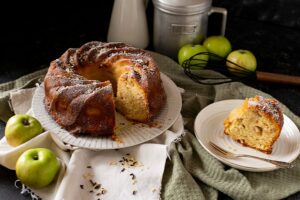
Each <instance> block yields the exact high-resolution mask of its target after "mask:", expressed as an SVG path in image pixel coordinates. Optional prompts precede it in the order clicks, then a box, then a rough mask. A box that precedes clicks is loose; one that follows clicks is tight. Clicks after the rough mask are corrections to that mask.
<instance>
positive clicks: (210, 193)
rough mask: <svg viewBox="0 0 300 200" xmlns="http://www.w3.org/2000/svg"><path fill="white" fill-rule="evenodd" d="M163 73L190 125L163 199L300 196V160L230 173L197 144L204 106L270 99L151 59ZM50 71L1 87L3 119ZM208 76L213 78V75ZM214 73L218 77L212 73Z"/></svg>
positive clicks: (174, 149) (170, 163) (174, 151)
mask: <svg viewBox="0 0 300 200" xmlns="http://www.w3.org/2000/svg"><path fill="white" fill-rule="evenodd" d="M151 54H152V55H153V56H154V58H155V59H156V61H157V63H158V65H159V67H160V70H161V71H162V72H163V73H165V74H166V75H167V76H169V77H170V78H171V79H172V80H173V81H174V82H175V83H176V84H177V86H178V87H181V88H183V89H184V90H185V92H184V93H183V95H182V96H183V107H182V115H183V117H184V118H185V119H187V120H188V123H187V124H186V126H185V128H186V130H187V133H186V134H185V136H184V137H183V138H182V140H181V141H180V142H178V143H173V144H172V145H171V147H170V158H171V159H170V160H167V163H166V167H165V172H164V176H163V184H162V191H161V196H162V199H167V200H169V199H170V200H173V199H174V200H178V199H184V200H193V199H195V200H200V199H217V198H218V191H221V192H223V193H225V194H227V195H228V196H230V197H231V198H233V199H281V198H284V197H287V196H289V195H291V194H294V193H296V192H298V191H300V160H299V158H298V159H297V160H296V161H295V167H294V168H292V169H280V170H275V171H271V172H256V173H255V172H245V171H239V170H237V169H234V168H231V167H228V166H226V165H224V164H222V163H221V162H219V161H218V160H217V159H215V158H214V157H212V156H211V155H210V154H209V153H207V152H206V151H205V150H204V149H203V148H202V146H201V145H200V143H199V142H198V141H197V139H196V137H195V135H194V133H193V126H194V124H193V123H194V119H195V117H196V115H197V114H198V113H199V111H200V110H201V109H202V108H204V107H205V106H207V105H209V104H211V103H213V102H216V101H220V100H224V99H244V98H246V97H251V96H255V95H262V96H266V97H270V95H268V94H266V93H263V92H261V91H259V90H256V89H254V88H251V87H248V86H246V85H244V84H242V83H239V82H235V83H227V84H222V85H216V86H207V85H201V84H198V83H195V82H193V81H192V80H191V79H189V78H188V77H187V76H186V75H185V74H184V73H183V70H182V68H181V67H180V66H179V65H178V64H177V63H176V62H174V61H173V60H171V59H170V58H168V57H166V56H163V55H160V54H157V53H153V52H152V53H151ZM46 70H47V69H45V70H41V71H37V72H34V73H32V74H29V75H26V76H23V77H21V78H19V79H17V80H15V81H12V82H8V83H4V84H1V85H0V92H1V93H0V117H1V119H2V120H4V121H5V120H7V119H8V117H9V116H11V115H12V112H11V110H10V108H9V103H8V99H9V92H10V91H11V90H15V89H19V88H24V87H32V86H34V83H35V82H37V81H40V80H42V78H43V76H44V74H45V73H46ZM208 73H209V72H208ZM212 73H213V72H212ZM282 108H283V111H284V113H285V114H286V115H287V116H288V117H289V118H291V119H292V120H293V121H294V123H296V125H297V127H298V128H299V127H300V118H299V117H298V116H296V115H294V114H293V113H292V112H291V111H290V110H289V109H288V108H287V107H286V106H284V105H282Z"/></svg>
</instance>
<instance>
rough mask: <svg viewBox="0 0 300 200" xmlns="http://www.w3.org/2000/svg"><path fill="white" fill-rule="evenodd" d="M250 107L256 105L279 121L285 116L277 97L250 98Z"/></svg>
mask: <svg viewBox="0 0 300 200" xmlns="http://www.w3.org/2000/svg"><path fill="white" fill-rule="evenodd" d="M248 107H256V108H258V109H260V110H262V111H263V112H265V113H267V114H269V115H270V116H271V117H272V118H273V119H274V120H275V121H276V122H277V123H280V121H281V120H282V118H283V114H282V111H281V108H280V106H279V102H278V101H277V100H276V99H271V98H264V97H262V96H255V97H252V98H249V99H248Z"/></svg>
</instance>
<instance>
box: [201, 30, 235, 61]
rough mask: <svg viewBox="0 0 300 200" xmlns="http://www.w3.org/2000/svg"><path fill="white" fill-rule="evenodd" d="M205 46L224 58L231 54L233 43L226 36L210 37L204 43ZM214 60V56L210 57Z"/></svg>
mask: <svg viewBox="0 0 300 200" xmlns="http://www.w3.org/2000/svg"><path fill="white" fill-rule="evenodd" d="M203 46H204V47H205V48H206V49H207V50H208V51H209V52H210V53H214V54H217V55H218V56H221V57H223V58H226V56H227V55H228V54H229V53H230V52H231V50H232V49H231V43H230V42H229V40H228V39H227V38H226V37H224V36H221V35H219V36H210V37H208V38H206V39H205V40H204V42H203ZM210 58H211V59H214V57H213V56H211V57H210Z"/></svg>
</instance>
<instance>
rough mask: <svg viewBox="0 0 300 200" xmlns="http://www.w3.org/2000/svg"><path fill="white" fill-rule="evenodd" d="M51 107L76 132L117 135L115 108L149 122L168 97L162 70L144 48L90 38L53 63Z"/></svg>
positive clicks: (48, 80) (48, 82)
mask: <svg viewBox="0 0 300 200" xmlns="http://www.w3.org/2000/svg"><path fill="white" fill-rule="evenodd" d="M44 88H45V99H44V103H45V106H46V109H47V110H48V112H49V114H50V115H51V116H52V118H53V119H54V120H55V121H56V122H57V123H58V124H59V125H61V126H62V127H63V128H65V129H66V130H68V131H69V132H70V133H72V134H84V135H91V136H100V135H112V134H113V133H114V129H115V123H116V122H115V110H117V111H118V112H120V113H121V114H123V115H124V116H125V117H126V118H127V119H129V120H133V121H138V122H143V123H147V122H150V121H151V120H152V119H153V117H154V116H156V115H157V114H158V113H159V112H160V110H161V109H162V107H163V106H164V104H165V102H166V95H165V91H164V88H163V86H162V81H161V78H160V72H159V69H158V67H157V64H156V63H155V61H154V60H153V58H152V57H151V56H150V55H149V54H148V53H147V52H146V51H144V50H141V49H138V48H135V47H131V46H129V45H127V44H124V43H104V42H97V41H95V42H89V43H87V44H84V45H83V46H81V47H80V48H78V49H75V48H71V49H68V50H67V51H66V52H65V53H64V54H63V55H62V56H61V57H60V58H59V59H56V60H54V61H52V62H51V64H50V67H49V69H48V72H47V74H46V76H45V79H44Z"/></svg>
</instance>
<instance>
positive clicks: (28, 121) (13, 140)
mask: <svg viewBox="0 0 300 200" xmlns="http://www.w3.org/2000/svg"><path fill="white" fill-rule="evenodd" d="M4 132H5V137H6V141H7V143H8V144H9V145H11V146H13V147H16V146H19V145H20V144H23V143H24V142H26V141H28V140H30V139H31V138H33V137H35V136H37V135H38V134H40V133H42V132H43V127H42V125H41V123H40V122H39V121H38V120H37V119H36V118H34V117H32V116H31V115H27V114H17V115H14V116H12V117H11V118H9V120H8V121H7V124H6V126H5V131H4Z"/></svg>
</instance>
